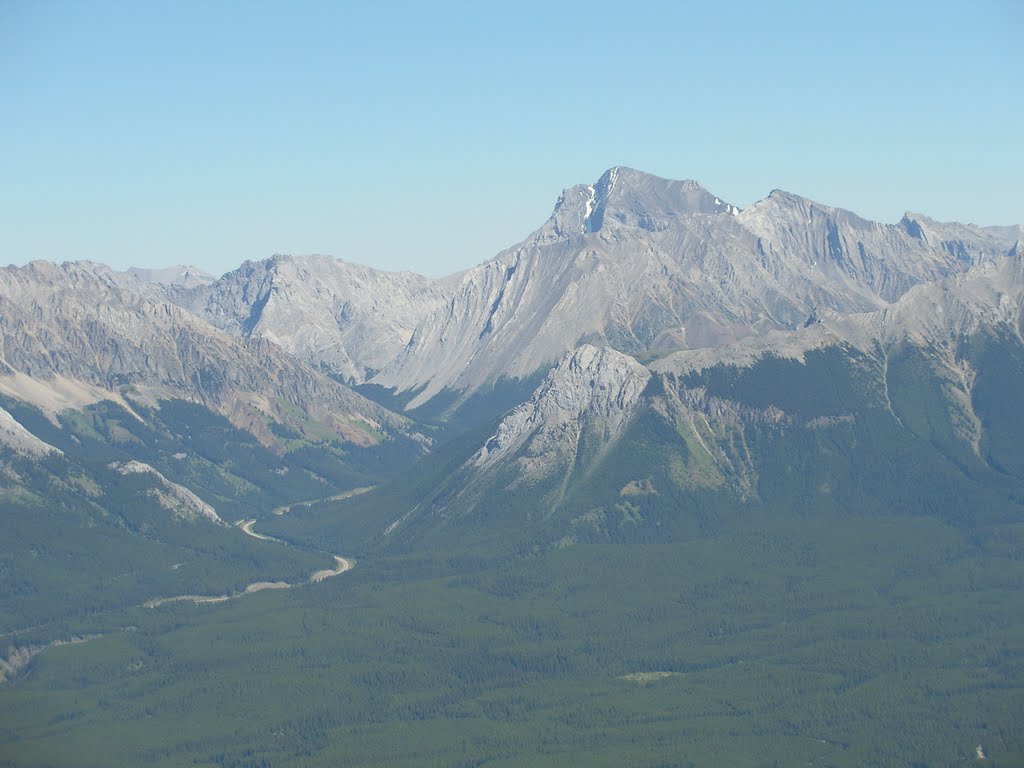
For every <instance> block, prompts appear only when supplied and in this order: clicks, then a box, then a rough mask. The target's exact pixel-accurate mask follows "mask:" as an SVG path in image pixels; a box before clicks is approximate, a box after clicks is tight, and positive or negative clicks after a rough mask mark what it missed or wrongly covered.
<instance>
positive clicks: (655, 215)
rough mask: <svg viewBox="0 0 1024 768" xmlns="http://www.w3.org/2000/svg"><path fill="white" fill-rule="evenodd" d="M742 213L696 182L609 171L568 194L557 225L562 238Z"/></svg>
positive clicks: (554, 222)
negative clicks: (693, 216) (688, 217)
mask: <svg viewBox="0 0 1024 768" xmlns="http://www.w3.org/2000/svg"><path fill="white" fill-rule="evenodd" d="M695 213H704V214H714V213H731V214H736V213H739V208H737V207H736V206H734V205H730V204H729V203H726V202H723V201H722V200H721V199H720V198H718V197H716V196H715V195H713V194H712V193H711V192H708V191H707V190H706V189H704V187H702V186H701V185H700V184H699V183H698V182H696V181H693V180H692V179H686V180H682V181H671V180H669V179H663V178H661V177H659V176H654V175H653V174H649V173H644V172H642V171H637V170H635V169H633V168H626V167H623V166H615V167H614V168H609V169H608V170H607V171H605V172H604V173H603V174H601V178H599V179H598V180H597V181H596V182H595V183H594V184H580V185H577V186H575V187H570V188H569V189H567V190H565V191H564V192H563V193H562V196H561V197H560V198H559V199H558V203H557V204H556V205H555V211H554V213H553V214H552V217H551V224H552V225H553V228H554V230H555V232H556V234H557V235H560V236H567V235H572V234H591V233H595V232H599V231H601V230H602V229H605V228H617V227H626V228H640V229H645V230H649V231H660V230H663V229H666V228H667V227H668V226H670V225H671V223H672V222H673V221H675V220H677V219H678V218H679V217H681V216H686V215H690V214H695Z"/></svg>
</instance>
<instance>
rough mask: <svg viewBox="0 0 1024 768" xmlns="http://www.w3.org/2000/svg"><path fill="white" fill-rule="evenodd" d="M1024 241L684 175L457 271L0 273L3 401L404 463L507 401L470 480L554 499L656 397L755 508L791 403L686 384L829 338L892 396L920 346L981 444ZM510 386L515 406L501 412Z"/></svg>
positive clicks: (87, 268)
mask: <svg viewBox="0 0 1024 768" xmlns="http://www.w3.org/2000/svg"><path fill="white" fill-rule="evenodd" d="M1022 239H1024V229H1022V228H1021V227H1020V226H1013V227H984V228H983V227H977V226H974V225H963V224H944V223H939V222H936V221H933V220H931V219H929V218H927V217H925V216H923V215H919V214H912V213H907V214H906V215H905V216H904V217H903V218H902V219H901V220H900V221H899V222H898V223H896V224H879V223H875V222H870V221H866V220H864V219H862V218H860V217H858V216H857V215H855V214H853V213H850V212H849V211H845V210H842V209H838V208H832V207H829V206H825V205H821V204H818V203H815V202H813V201H811V200H807V199H805V198H801V197H799V196H797V195H793V194H790V193H787V192H782V191H779V190H776V191H774V192H772V193H771V194H770V195H768V197H766V198H765V199H763V200H760V201H758V202H757V203H755V204H753V205H752V206H750V207H749V208H746V209H744V210H740V209H739V208H738V207H737V206H734V205H732V204H730V203H728V202H725V201H723V200H721V199H720V198H719V197H717V196H715V195H714V194H712V193H711V192H709V191H707V190H705V189H704V188H703V187H701V186H700V185H699V184H698V183H697V182H694V181H669V180H665V179H661V178H658V177H655V176H651V175H649V174H644V173H641V172H639V171H635V170H632V169H628V168H612V169H610V170H609V171H607V172H606V173H604V174H603V175H602V176H601V177H600V179H598V180H597V182H596V183H594V184H590V185H579V186H575V187H571V188H569V189H567V190H565V191H564V192H563V193H562V195H561V197H560V198H559V199H558V202H557V204H556V205H555V208H554V211H553V213H552V214H551V217H550V218H549V219H548V220H547V221H546V222H545V223H544V224H543V225H542V226H541V227H540V228H539V229H538V230H537V231H536V232H534V233H533V234H531V235H530V236H529V237H528V238H527V239H526V240H524V241H523V242H522V243H520V244H518V245H516V246H513V247H511V248H509V249H507V250H506V251H503V252H502V253H500V254H498V255H497V256H495V257H494V258H492V259H490V260H489V261H486V262H484V263H482V264H481V265H479V266H477V267H473V268H471V269H469V270H466V271H465V272H461V273H457V274H455V275H451V276H449V277H446V278H442V279H428V278H426V277H423V276H420V275H416V274H413V273H408V272H402V273H389V272H382V271H379V270H375V269H372V268H370V267H365V266H360V265H356V264H350V263H347V262H344V261H341V260H338V259H335V258H331V257H327V256H275V257H273V258H270V259H266V260H264V261H260V262H246V263H245V264H243V265H242V266H241V267H239V268H238V269H236V270H234V271H232V272H229V273H227V274H225V275H223V276H222V277H220V278H213V277H212V276H209V275H206V274H205V273H203V272H202V271H201V270H197V269H195V268H192V267H180V266H177V267H171V268H168V269H165V270H142V269H131V270H128V271H127V272H116V271H114V270H111V269H109V268H107V267H105V266H103V265H99V264H91V263H85V262H79V263H65V264H63V265H55V264H49V263H45V262H34V263H31V264H29V265H28V266H26V267H21V268H17V267H9V268H7V269H5V270H3V271H2V272H0V332H2V337H0V344H2V348H0V366H3V372H2V374H0V393H2V394H3V395H4V397H5V398H6V401H5V402H9V403H20V404H23V405H24V406H27V407H31V408H35V409H38V410H39V411H40V412H41V413H43V414H44V415H45V416H46V418H47V419H49V420H50V422H52V423H57V419H58V416H59V414H61V413H67V412H74V411H76V410H81V409H83V408H87V407H92V406H95V404H97V403H103V402H106V403H112V404H114V405H116V406H117V407H118V408H120V409H123V410H124V411H125V412H127V413H129V414H131V415H132V417H133V418H135V419H138V420H139V421H140V422H145V418H144V417H142V416H141V415H140V414H139V410H140V409H141V408H150V409H156V410H159V409H160V408H161V403H164V402H168V401H184V402H190V403H194V404H196V405H197V406H199V407H201V408H203V409H207V410H209V411H210V412H212V413H216V414H219V415H221V416H223V417H224V418H226V419H227V420H228V421H229V422H230V423H231V424H232V425H233V427H235V428H238V429H241V430H243V431H245V432H248V433H249V434H251V435H252V436H253V437H254V438H255V439H256V441H257V442H258V443H260V444H261V445H263V446H265V447H266V448H268V449H270V450H271V451H276V452H277V453H278V454H280V455H282V456H287V455H288V452H289V451H290V450H293V449H294V447H295V446H297V445H300V444H301V445H302V446H303V447H306V446H312V445H321V446H330V445H333V446H337V448H335V449H332V450H335V452H336V453H337V454H338V455H339V456H340V455H342V454H346V452H347V451H348V450H349V449H347V448H345V447H344V446H346V445H349V446H353V447H356V448H361V449H371V448H373V447H374V446H379V445H383V446H387V445H396V444H397V443H401V444H403V445H408V446H410V448H409V451H412V453H408V452H407V453H406V455H409V456H410V457H413V456H415V455H419V454H422V453H423V452H425V451H428V450H430V449H431V445H432V444H433V443H435V442H436V440H435V439H434V438H432V437H431V434H432V433H433V432H436V431H437V429H436V425H435V426H431V425H430V424H429V423H428V422H429V421H430V420H429V419H428V422H424V421H423V420H422V419H421V418H418V416H417V415H418V414H421V415H422V414H428V413H434V414H435V416H434V417H433V419H434V422H435V423H436V420H437V418H441V419H442V420H444V419H448V420H452V419H454V420H456V421H458V419H457V415H458V413H459V412H460V409H465V408H466V407H467V404H469V403H472V402H474V399H475V401H476V402H477V406H478V407H477V408H475V409H471V410H472V413H473V414H475V415H474V416H472V417H467V418H465V419H463V421H459V422H458V423H459V424H460V428H461V427H465V428H467V429H472V428H474V427H478V426H480V425H483V424H485V423H486V422H487V421H488V420H489V419H491V418H495V417H498V416H500V415H501V414H502V413H503V412H505V411H508V412H507V413H505V415H504V416H503V417H502V419H501V421H500V423H497V427H496V430H495V431H494V433H493V434H492V435H491V436H490V437H489V438H487V439H486V440H485V441H484V442H483V444H482V445H480V446H478V450H477V451H476V452H475V453H474V454H473V455H472V457H470V458H469V459H468V461H467V463H466V465H465V467H464V469H463V471H464V472H465V473H466V478H465V480H464V482H465V483H466V484H468V485H470V486H472V487H474V488H479V487H481V481H480V479H479V478H478V477H477V476H481V477H487V476H492V475H494V474H495V472H497V468H499V467H504V468H505V469H504V470H503V476H504V475H507V474H510V473H511V475H514V478H513V479H512V480H510V481H508V482H506V483H505V484H504V485H503V486H502V487H505V488H516V487H520V486H521V485H523V484H524V483H528V482H534V481H537V480H538V478H540V477H542V476H558V477H559V478H560V480H559V483H558V486H559V491H558V494H559V495H560V497H562V496H565V494H566V493H568V489H569V488H570V486H572V484H573V478H575V477H577V474H574V472H575V473H578V472H579V468H580V467H581V466H588V465H589V463H592V461H593V460H595V457H597V456H600V455H603V454H604V453H607V451H608V450H610V446H612V445H613V444H614V443H615V442H616V441H617V440H618V439H619V438H620V437H621V435H622V434H624V433H625V432H626V431H628V427H629V425H630V424H631V423H632V422H633V421H635V416H636V413H637V412H638V410H640V411H643V410H645V409H647V410H649V409H652V408H653V409H654V410H655V411H657V412H659V413H661V414H662V416H663V417H664V418H665V419H667V420H668V421H669V422H671V423H673V424H674V425H675V428H676V431H677V432H679V434H680V435H681V439H683V440H684V442H685V444H686V445H689V446H691V447H692V446H694V445H699V446H700V450H701V451H702V452H704V453H706V454H707V455H706V456H705V459H706V460H707V462H709V463H708V464H707V466H704V465H703V464H702V465H701V466H702V468H701V469H699V470H697V469H693V472H691V473H690V474H691V475H693V473H694V472H695V473H696V475H693V476H687V478H686V479H684V480H682V481H681V482H683V485H684V486H687V485H689V484H693V483H697V482H698V479H695V478H696V477H697V476H699V477H700V478H703V480H701V481H699V482H704V481H708V482H710V480H709V478H711V477H714V478H717V480H716V482H719V481H720V482H721V483H724V484H725V485H726V486H728V487H731V488H733V489H734V490H737V491H738V492H740V493H741V495H743V494H749V493H750V492H751V489H752V488H753V487H754V485H755V484H756V483H755V480H754V476H755V474H756V473H755V472H754V470H753V469H752V465H753V464H754V463H756V462H755V461H754V459H752V458H751V457H749V456H748V457H742V456H739V455H736V454H734V452H732V450H731V448H730V447H729V440H730V439H732V438H730V437H729V435H730V434H733V432H735V430H737V429H741V430H742V424H744V423H745V422H744V420H745V419H747V420H749V419H754V420H755V421H760V422H763V423H781V422H780V419H781V420H783V421H785V418H786V414H785V412H784V411H778V410H777V409H776V410H772V409H768V410H764V409H755V410H754V411H751V410H750V409H748V408H746V407H745V406H742V405H741V404H737V403H735V402H731V401H728V400H723V399H722V398H721V397H712V396H710V395H708V394H707V392H706V391H705V390H704V389H702V388H700V387H697V388H694V387H691V386H689V385H684V386H682V389H680V388H679V387H680V385H679V382H681V381H687V380H689V379H692V378H693V377H694V376H697V375H699V374H700V372H702V371H708V370H716V369H720V370H729V371H737V372H738V371H744V370H751V369H758V368H759V367H763V366H764V361H765V360H769V359H773V360H800V361H803V360H804V359H805V358H806V357H807V356H808V355H812V354H816V355H819V356H820V355H821V354H823V351H824V350H829V349H837V350H842V351H843V352H842V354H843V355H846V356H847V357H848V358H850V359H851V360H852V359H853V357H856V358H857V359H858V360H859V361H860V362H858V363H857V365H860V366H861V367H864V366H867V367H868V368H870V369H871V376H872V377H874V378H875V379H876V381H875V382H874V385H876V389H878V393H876V394H879V393H880V394H879V396H880V397H883V396H884V395H885V390H886V389H887V387H888V380H887V376H888V373H887V371H888V366H889V361H890V360H891V359H892V357H893V356H894V355H897V356H898V355H899V354H903V352H902V350H905V349H906V348H909V347H914V348H917V349H919V350H920V351H921V352H920V353H921V355H922V356H923V358H925V359H926V360H927V365H928V371H929V376H931V377H932V378H933V379H934V380H935V381H937V382H940V385H941V386H940V388H941V391H942V393H943V396H944V397H946V398H947V399H948V408H949V409H951V413H952V414H954V415H951V416H950V419H952V423H953V425H954V426H953V427H952V429H953V431H954V433H955V436H956V437H957V439H960V440H962V441H964V443H965V444H966V445H967V446H969V448H970V450H971V451H972V452H973V453H974V454H978V453H979V452H980V450H981V445H982V443H983V442H984V437H985V429H984V425H983V423H982V421H981V420H980V418H979V416H978V414H977V413H975V411H974V408H973V405H972V397H973V392H974V387H975V386H976V382H977V379H978V375H979V372H978V371H977V370H976V369H975V368H974V365H975V362H973V361H972V360H971V359H970V356H969V355H966V353H965V352H964V344H965V343H966V341H965V340H967V339H972V338H976V337H979V336H980V335H990V336H991V335H995V336H1006V337H1007V338H1008V339H1010V340H1012V341H1014V342H1016V341H1019V339H1020V322H1021V321H1020V307H1021V284H1022V276H1021V259H1022V249H1024V246H1022V245H1021V241H1022ZM1014 329H1015V330H1014ZM848 364H849V365H854V363H852V362H849V361H848ZM737 375H739V374H737ZM501 387H504V388H505V389H506V390H510V391H511V392H512V393H513V394H512V395H508V394H506V395H505V396H504V397H503V398H498V397H496V396H494V397H493V399H494V403H493V404H492V405H491V406H490V408H488V407H487V406H486V402H487V400H488V398H489V397H492V396H493V393H494V392H496V391H497V390H498V389H500V388H501ZM533 387H537V388H536V390H533ZM354 388H355V389H354ZM357 390H362V391H363V392H365V393H366V394H367V395H370V396H371V397H373V401H371V400H370V399H367V397H364V396H363V395H361V394H359V391H357ZM653 391H657V392H659V394H658V395H657V396H654V395H652V392H653ZM669 393H674V394H671V395H670V394H669ZM374 401H376V402H374ZM480 402H483V403H484V404H485V405H484V406H483V407H479V406H480ZM883 406H884V407H885V409H887V410H888V411H890V412H892V413H893V414H894V415H895V414H896V412H897V410H898V409H896V408H894V407H893V405H892V403H889V402H886V403H883ZM510 407H511V410H510V411H509V410H508V408H510ZM438 414H439V416H438ZM847 415H850V414H845V413H843V414H840V413H836V414H822V415H821V416H820V418H826V419H827V418H845V417H846V416H847ZM409 417H412V418H411V419H410V418H409ZM815 418H818V417H815ZM4 419H5V425H6V426H5V428H4V430H2V431H0V438H2V439H3V440H4V441H5V443H6V444H7V445H8V446H10V447H11V448H13V449H14V450H15V451H21V452H27V453H31V452H35V453H39V452H40V451H55V450H57V449H56V447H55V446H51V445H50V444H49V443H47V442H46V440H45V439H43V437H42V436H41V435H39V434H34V433H33V432H32V429H31V428H30V427H29V426H28V425H27V424H25V423H24V420H22V421H18V420H17V418H16V417H14V416H12V414H11V413H10V412H9V409H8V411H4ZM718 422H720V423H718ZM438 436H440V435H438ZM450 436H451V435H450V434H447V435H445V437H450ZM413 446H415V447H414V448H413ZM435 447H436V445H435ZM588 451H589V454H588ZM590 454H592V455H591V456H590V458H589V459H584V458H583V456H584V455H590ZM125 458H128V459H131V458H135V457H132V456H127V455H126V457H125ZM340 460H341V461H342V462H343V463H344V462H345V461H348V459H340ZM410 460H412V459H411V458H410ZM691 460H692V461H698V458H697V457H694V456H691ZM701 461H703V460H701ZM509 467H515V469H510V468H509ZM691 469H692V468H691ZM382 471H384V472H385V474H387V472H388V471H390V470H382ZM585 474H586V473H584V475H585ZM684 474H685V473H684ZM471 478H473V479H472V480H471ZM636 480H637V482H641V481H642V478H637V479H636ZM503 482H504V481H503ZM645 487H646V486H645ZM196 490H197V492H199V493H200V494H202V489H200V488H197V489H196ZM470 495H472V494H470ZM477 495H479V494H477ZM465 496H466V492H464V491H460V498H464V497H465ZM438 503H439V504H440V503H441V502H438ZM445 503H447V502H445Z"/></svg>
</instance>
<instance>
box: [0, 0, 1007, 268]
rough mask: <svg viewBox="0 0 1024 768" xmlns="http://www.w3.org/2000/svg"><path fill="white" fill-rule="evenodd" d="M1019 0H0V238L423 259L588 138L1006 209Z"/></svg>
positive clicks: (844, 191) (584, 153)
mask: <svg viewBox="0 0 1024 768" xmlns="http://www.w3.org/2000/svg"><path fill="white" fill-rule="evenodd" d="M1022 29H1024V2H1022V1H1021V0H1003V1H997V0H992V1H990V2H984V1H981V0H964V2H958V3H948V2H936V1H935V0H929V1H928V2H903V3H900V2H875V3H873V2H868V1H866V0H862V1H861V2H848V3H842V2H824V1H823V0H822V1H818V0H815V1H814V2H810V1H809V2H790V3H781V2H768V1H767V0H766V1H765V2H749V3H748V2H709V1H708V0H702V1H701V2H692V3H691V2H664V3H657V2H646V3H645V2H629V3H627V2H623V1H622V0H619V1H618V2H614V3H605V2H595V1H591V2H585V3H583V2H555V0H549V1H548V2H537V3H532V2H522V1H521V0H520V1H518V2H502V3H497V2H495V3H490V2H484V0H477V1H476V2H465V3H458V2H418V3H413V2H409V3H399V2H390V3H389V2H358V3H357V2H324V3H315V2H294V1H293V2H287V3H286V2H279V3H264V2H254V1H252V0H248V1H246V2H215V1H214V2H211V1H209V0H204V1H203V2H199V1H196V2H190V1H189V0H175V1H174V2H159V1H158V0H128V1H127V2H103V1H101V0H90V1H88V2H86V1H84V0H82V1H81V2H71V1H66V2H49V1H47V0H0V263H8V262H13V263H23V262H25V261H29V260H31V259H38V258H42V259H52V260H58V261H62V260H67V259H91V260H96V261H103V262H106V263H108V264H111V265H113V266H116V267H127V266H129V265H136V266H162V265H167V264H173V263H190V264H197V265H199V266H202V267H204V268H205V269H208V270H209V271H212V272H217V273H220V272H224V271H226V270H229V269H232V268H234V267H235V266H237V265H238V264H240V263H241V262H242V261H244V260H246V259H260V258H264V257H266V256H269V255H271V254H273V253H330V254H333V255H335V256H338V257H341V258H344V259H346V260H350V261H356V262H362V263H366V264H371V265H374V266H378V267H382V268H386V269H413V270H416V271H419V272H424V273H426V274H432V275H439V274H443V273H447V272H451V271H455V270H457V269H461V268H465V267H468V266H471V265H473V264H476V263H479V262H480V261H483V260H485V259H487V258H490V257H491V256H493V255H494V254H495V253H497V252H498V251H499V250H501V249H502V248H504V247H507V246H509V245H511V244H513V243H515V242H517V241H519V240H521V239H522V238H523V237H524V236H525V235H527V234H528V233H529V232H530V231H531V230H533V229H535V228H536V227H537V226H539V225H540V224H541V223H542V222H543V221H544V220H545V219H546V218H547V216H548V215H549V213H550V211H551V208H552V206H553V205H554V203H555V200H556V199H557V197H558V194H559V192H560V191H561V190H562V189H563V188H564V187H567V186H571V185H572V184H577V183H589V182H593V181H594V180H596V179H597V177H598V176H599V175H600V174H601V172H602V171H604V170H605V169H606V168H608V167H610V166H612V165H628V166H632V167H635V168H639V169H641V170H645V171H648V172H651V173H655V174H658V175H660V176H666V177H669V178H695V179H697V180H699V181H700V182H701V183H702V184H704V186H706V187H707V188H708V189H710V190H711V191H712V192H714V193H715V194H716V195H719V196H720V197H722V198H723V199H726V200H728V201H730V202H733V203H735V204H737V205H740V206H746V205H749V204H750V203H752V202H753V201H755V200H757V199H759V198H761V197H763V196H765V195H766V194H767V193H768V192H769V191H770V190H771V189H773V188H775V187H780V188H783V189H787V190H789V191H792V192H797V193H799V194H803V195H806V196H808V197H812V198H814V199H817V200H819V201H821V202H824V203H828V204H833V205H841V206H843V207H846V208H850V209H852V210H854V211H856V212H858V213H860V214H861V215H864V216H867V217H869V218H875V219H879V220H883V221H890V222H892V221H897V220H898V219H899V218H900V216H901V215H902V214H903V212H904V210H906V209H910V210H915V211H920V212H923V213H926V214H928V215H930V216H932V217H934V218H939V219H956V220H960V221H973V222H976V223H979V224H986V225H987V224H1008V223H1024V139H1022V137H1024V99H1022V98H1021V94H1022V93H1024V53H1022V46H1021V41H1020V32H1021V30H1022Z"/></svg>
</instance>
